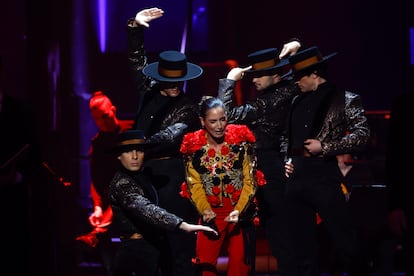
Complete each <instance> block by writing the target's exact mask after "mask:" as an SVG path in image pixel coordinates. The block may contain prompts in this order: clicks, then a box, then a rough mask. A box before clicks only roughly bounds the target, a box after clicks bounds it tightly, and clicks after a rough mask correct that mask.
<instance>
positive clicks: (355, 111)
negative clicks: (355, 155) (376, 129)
mask: <svg viewBox="0 0 414 276" xmlns="http://www.w3.org/2000/svg"><path fill="white" fill-rule="evenodd" d="M318 89H326V90H328V93H327V95H328V97H326V98H325V99H324V101H323V103H322V104H321V106H320V108H319V110H318V111H317V113H316V115H315V118H314V123H313V128H312V129H311V130H310V133H311V137H314V139H317V140H319V141H320V142H321V145H322V152H321V153H320V154H319V157H322V158H325V157H326V158H328V157H334V156H336V155H338V154H342V153H347V152H348V153H349V152H358V151H361V150H364V149H365V148H366V146H367V144H368V142H369V138H370V135H371V130H370V127H369V124H368V119H367V117H366V115H365V110H364V108H363V105H362V99H361V96H360V95H358V94H356V93H353V92H350V91H344V90H339V89H337V88H336V87H335V86H334V85H333V84H332V83H330V82H326V83H324V84H322V85H320V86H319V87H318ZM297 98H298V97H295V99H294V100H293V105H292V109H293V108H295V103H296V99H297ZM289 118H290V116H289ZM287 137H288V138H290V137H289V129H288V135H287ZM286 142H287V144H288V147H287V150H288V151H287V153H288V155H292V152H291V150H292V149H291V147H290V144H289V139H287V140H286Z"/></svg>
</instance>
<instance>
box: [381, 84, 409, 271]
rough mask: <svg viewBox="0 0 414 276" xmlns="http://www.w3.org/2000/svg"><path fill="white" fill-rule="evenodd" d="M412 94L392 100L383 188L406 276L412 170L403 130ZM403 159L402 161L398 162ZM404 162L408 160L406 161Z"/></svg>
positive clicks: (407, 144) (405, 131) (407, 126)
mask: <svg viewBox="0 0 414 276" xmlns="http://www.w3.org/2000/svg"><path fill="white" fill-rule="evenodd" d="M413 102H414V91H409V92H406V93H405V94H403V95H401V96H399V97H398V98H396V99H394V102H393V105H392V109H391V119H390V125H389V132H388V141H387V147H388V148H387V156H386V184H387V189H388V194H389V208H390V214H389V226H390V230H391V233H392V235H393V238H394V239H395V240H396V241H397V244H399V245H401V248H400V250H401V253H402V254H401V255H402V262H403V264H402V265H403V266H404V268H405V269H406V270H407V271H406V272H407V274H406V275H409V276H412V275H414V271H413V265H412V263H410V261H411V260H410V259H411V258H412V256H413V211H412V210H413V209H412V208H413V206H412V205H413V204H412V203H411V202H412V200H413V198H412V196H411V194H412V187H411V186H412V185H411V181H410V179H411V177H412V169H413V166H412V165H413V161H412V160H411V161H410V158H412V157H413V156H414V148H413V146H412V145H411V144H412V137H411V135H409V134H408V133H407V129H408V128H409V126H410V125H411V124H412V123H413V121H414V113H413V107H412V103H413ZM402 158H404V160H402ZM407 158H408V160H406V159H407Z"/></svg>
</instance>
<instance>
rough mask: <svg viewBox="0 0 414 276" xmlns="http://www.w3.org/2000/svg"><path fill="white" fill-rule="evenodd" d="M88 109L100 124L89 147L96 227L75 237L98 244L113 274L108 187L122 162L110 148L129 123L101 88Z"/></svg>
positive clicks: (97, 246) (92, 216) (104, 260)
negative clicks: (123, 118) (122, 119)
mask: <svg viewBox="0 0 414 276" xmlns="http://www.w3.org/2000/svg"><path fill="white" fill-rule="evenodd" d="M89 108H90V112H91V115H92V118H93V120H94V122H95V124H96V126H97V127H98V132H97V133H96V134H95V136H94V137H93V138H92V140H91V146H90V148H89V161H90V164H89V169H90V176H91V186H90V189H91V198H92V203H93V212H92V214H91V215H90V216H89V223H90V225H91V226H92V227H93V230H92V231H91V232H90V233H88V234H86V235H82V236H79V237H77V238H76V239H77V240H79V241H82V242H85V243H86V244H88V245H90V246H92V247H96V249H97V250H98V251H99V253H100V256H101V259H102V264H103V265H104V267H105V271H106V272H107V273H108V275H111V273H110V271H111V262H112V255H113V253H112V251H113V250H112V249H111V235H110V232H111V231H108V228H109V226H110V224H111V222H112V209H111V206H110V205H109V198H108V190H109V184H110V182H111V180H112V178H113V177H114V175H115V172H116V171H117V169H118V167H119V162H118V160H117V159H116V156H115V155H114V154H111V153H110V152H109V150H110V149H111V148H112V147H114V145H115V142H116V138H117V136H118V134H119V133H121V132H123V131H124V130H126V129H127V127H128V126H127V125H126V124H121V122H120V120H119V119H118V117H117V115H116V107H115V106H114V105H113V104H112V101H111V100H110V99H109V97H108V96H107V95H105V94H104V93H103V92H102V91H96V92H94V93H93V95H92V97H91V98H90V100H89Z"/></svg>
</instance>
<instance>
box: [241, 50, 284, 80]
mask: <svg viewBox="0 0 414 276" xmlns="http://www.w3.org/2000/svg"><path fill="white" fill-rule="evenodd" d="M247 58H248V59H249V64H250V65H251V66H252V68H251V69H250V70H248V71H247V72H249V73H258V74H261V73H266V72H272V71H274V70H276V69H278V68H284V66H287V65H289V61H288V59H287V58H284V59H282V60H279V51H278V50H277V48H267V49H263V50H260V51H256V52H253V53H251V54H249V55H248V56H247Z"/></svg>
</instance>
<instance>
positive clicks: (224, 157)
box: [180, 125, 266, 206]
mask: <svg viewBox="0 0 414 276" xmlns="http://www.w3.org/2000/svg"><path fill="white" fill-rule="evenodd" d="M255 141H256V139H255V137H254V135H253V133H252V132H251V131H250V130H249V129H248V128H247V127H246V126H244V125H228V126H227V128H226V134H225V136H224V143H225V144H224V145H223V146H222V148H221V150H220V153H219V154H218V153H217V152H216V151H215V150H214V149H212V148H210V147H209V145H208V143H207V138H206V132H205V130H203V129H201V130H198V131H196V132H193V133H188V134H186V135H185V136H184V138H183V142H182V144H181V149H180V151H181V153H183V154H184V155H185V156H187V157H185V158H187V160H186V161H188V158H189V156H192V158H191V160H192V161H191V162H192V164H193V167H194V169H195V170H197V172H199V173H200V176H201V177H202V180H203V183H204V186H205V190H206V195H207V200H208V202H209V203H210V204H211V205H212V206H220V204H221V197H222V196H224V197H228V198H229V199H230V200H231V201H232V202H233V203H235V202H237V201H238V200H239V197H240V194H241V191H242V188H243V177H242V175H241V173H242V166H243V156H244V154H245V151H246V150H253V149H251V148H250V147H247V146H246V142H248V143H254V142H255ZM251 153H252V152H249V154H251ZM254 167H255V166H254ZM255 180H256V182H257V185H258V186H263V185H265V184H266V180H265V178H264V175H263V173H262V172H261V171H259V170H256V168H255ZM180 195H181V196H182V197H185V198H190V196H191V195H190V192H189V191H188V186H187V183H186V182H183V184H182V185H181V192H180Z"/></svg>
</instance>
